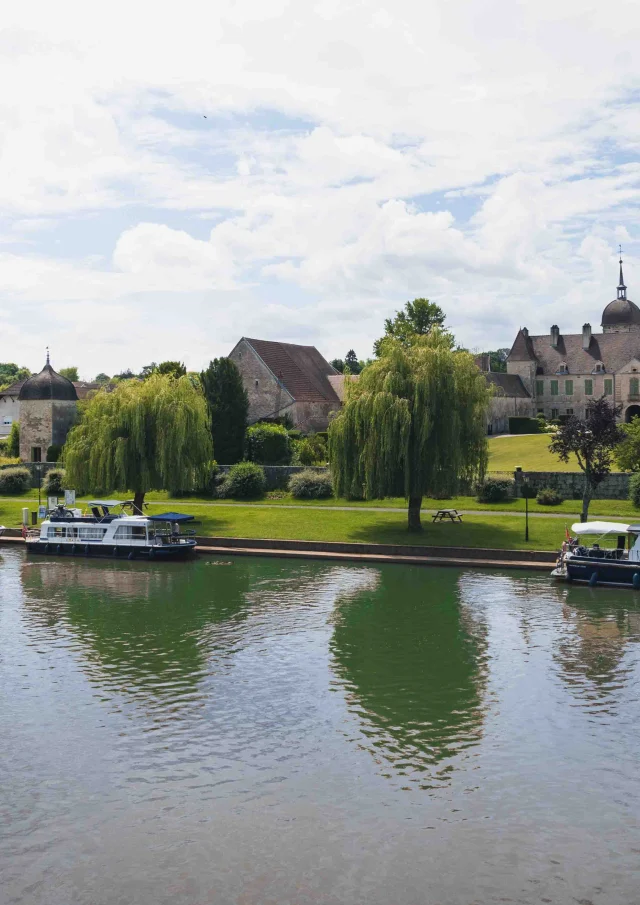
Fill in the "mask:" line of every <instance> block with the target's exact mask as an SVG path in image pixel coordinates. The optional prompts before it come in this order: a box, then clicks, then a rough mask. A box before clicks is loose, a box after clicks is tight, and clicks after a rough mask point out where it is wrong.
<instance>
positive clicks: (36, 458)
mask: <svg viewBox="0 0 640 905" xmlns="http://www.w3.org/2000/svg"><path fill="white" fill-rule="evenodd" d="M31 461H32V462H42V449H41V448H40V447H39V446H32V447H31Z"/></svg>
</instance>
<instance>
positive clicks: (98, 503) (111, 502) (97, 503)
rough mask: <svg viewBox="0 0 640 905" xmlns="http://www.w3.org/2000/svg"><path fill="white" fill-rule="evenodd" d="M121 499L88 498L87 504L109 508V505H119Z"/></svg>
mask: <svg viewBox="0 0 640 905" xmlns="http://www.w3.org/2000/svg"><path fill="white" fill-rule="evenodd" d="M121 505H122V500H89V502H88V503H87V506H106V507H107V508H110V507H111V506H121Z"/></svg>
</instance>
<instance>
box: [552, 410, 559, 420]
mask: <svg viewBox="0 0 640 905" xmlns="http://www.w3.org/2000/svg"><path fill="white" fill-rule="evenodd" d="M559 414H560V409H551V420H552V421H555V419H556V418H557V417H558V415H559Z"/></svg>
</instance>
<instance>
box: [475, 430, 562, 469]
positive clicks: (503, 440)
mask: <svg viewBox="0 0 640 905" xmlns="http://www.w3.org/2000/svg"><path fill="white" fill-rule="evenodd" d="M550 439H551V435H550V434H525V435H524V436H522V437H519V436H517V435H515V436H503V437H490V438H489V471H509V472H512V471H514V469H515V467H516V465H520V466H522V468H523V470H524V471H580V468H579V467H578V463H577V462H576V461H575V460H572V461H569V462H566V463H565V462H561V461H560V459H559V458H558V457H557V456H554V455H552V454H551V453H550V452H549V441H550Z"/></svg>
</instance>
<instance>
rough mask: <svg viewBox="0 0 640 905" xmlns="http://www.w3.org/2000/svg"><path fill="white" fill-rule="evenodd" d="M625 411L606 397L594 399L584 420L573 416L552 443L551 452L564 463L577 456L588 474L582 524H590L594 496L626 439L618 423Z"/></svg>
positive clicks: (586, 476)
mask: <svg viewBox="0 0 640 905" xmlns="http://www.w3.org/2000/svg"><path fill="white" fill-rule="evenodd" d="M621 409H622V406H615V405H611V404H610V403H609V402H608V401H607V398H606V396H602V397H601V398H600V399H590V400H589V402H587V406H586V411H585V416H584V418H577V417H576V416H575V415H572V416H571V417H570V418H569V419H568V420H567V421H565V423H564V424H561V425H560V426H559V428H558V430H557V431H556V433H555V434H554V436H553V439H552V440H551V443H550V444H549V449H550V450H551V452H552V453H555V454H556V455H557V456H558V457H559V458H560V459H561V460H562V461H563V462H568V461H569V459H570V457H571V456H572V455H574V456H575V457H576V459H577V460H578V465H579V466H580V468H581V470H582V471H583V472H584V493H583V495H582V513H581V515H580V521H581V522H586V520H587V517H588V515H589V503H590V502H591V500H592V498H593V494H594V492H595V490H596V488H597V487H598V485H599V484H601V483H602V481H604V479H605V478H606V477H607V475H608V474H609V473H610V472H611V466H612V464H613V457H614V452H615V449H616V447H617V446H618V444H619V443H620V441H621V440H622V438H623V437H624V433H623V431H622V428H621V427H620V425H619V424H618V423H617V421H616V419H617V417H618V416H619V415H620V412H621Z"/></svg>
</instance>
